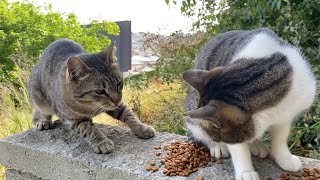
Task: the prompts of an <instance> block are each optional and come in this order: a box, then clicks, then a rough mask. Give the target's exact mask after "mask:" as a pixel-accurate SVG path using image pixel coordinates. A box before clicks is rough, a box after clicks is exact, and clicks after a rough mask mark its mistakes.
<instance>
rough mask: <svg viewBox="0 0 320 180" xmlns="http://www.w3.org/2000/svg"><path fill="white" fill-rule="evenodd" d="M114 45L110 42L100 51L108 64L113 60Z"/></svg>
mask: <svg viewBox="0 0 320 180" xmlns="http://www.w3.org/2000/svg"><path fill="white" fill-rule="evenodd" d="M115 49H116V47H115V45H114V42H112V43H111V44H110V45H109V46H108V47H107V48H106V49H104V50H103V51H102V52H100V56H102V57H103V59H105V60H106V61H107V63H108V64H112V63H113V62H114V61H115V57H114V52H115Z"/></svg>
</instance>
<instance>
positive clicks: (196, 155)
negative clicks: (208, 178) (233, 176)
mask: <svg viewBox="0 0 320 180" xmlns="http://www.w3.org/2000/svg"><path fill="white" fill-rule="evenodd" d="M163 149H164V150H166V151H167V154H166V155H165V156H164V157H163V159H161V163H162V164H163V165H164V167H163V169H162V172H163V173H164V174H165V175H167V176H189V174H191V173H193V172H196V171H197V170H198V168H200V167H204V166H207V165H208V163H209V162H210V161H211V156H210V153H209V152H208V151H207V150H205V149H204V148H203V147H200V146H198V145H197V144H195V143H193V142H181V141H174V142H172V143H171V145H164V146H163ZM220 163H222V161H220ZM198 178H202V179H204V178H203V177H202V176H199V177H198Z"/></svg>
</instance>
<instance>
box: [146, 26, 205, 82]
mask: <svg viewBox="0 0 320 180" xmlns="http://www.w3.org/2000/svg"><path fill="white" fill-rule="evenodd" d="M204 42H205V37H204V35H203V33H196V34H193V35H188V34H187V35H185V34H183V33H182V32H180V31H177V32H174V33H171V34H170V36H167V37H164V36H161V35H149V36H148V37H147V38H146V41H145V43H144V46H145V48H146V49H148V50H151V51H152V52H154V53H155V55H156V56H158V57H160V58H159V60H158V61H157V64H156V67H155V71H154V72H152V73H149V75H151V77H153V76H156V77H157V78H158V79H159V80H161V81H164V82H167V83H172V82H176V83H182V73H183V72H184V71H186V70H188V69H190V68H191V67H192V64H193V62H194V59H195V57H196V54H197V53H198V51H199V49H200V47H201V46H202V45H203V43H204Z"/></svg>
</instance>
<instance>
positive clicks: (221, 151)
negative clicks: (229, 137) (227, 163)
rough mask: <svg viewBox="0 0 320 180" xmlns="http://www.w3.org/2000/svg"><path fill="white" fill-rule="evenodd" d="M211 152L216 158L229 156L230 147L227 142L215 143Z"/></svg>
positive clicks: (211, 147)
mask: <svg viewBox="0 0 320 180" xmlns="http://www.w3.org/2000/svg"><path fill="white" fill-rule="evenodd" d="M209 149H210V154H211V156H212V157H214V158H216V159H220V158H227V157H229V155H230V154H229V151H228V147H227V145H226V144H225V143H216V142H215V143H213V144H212V145H211V146H210V147H209Z"/></svg>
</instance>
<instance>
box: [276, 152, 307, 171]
mask: <svg viewBox="0 0 320 180" xmlns="http://www.w3.org/2000/svg"><path fill="white" fill-rule="evenodd" d="M275 160H276V162H277V163H278V165H279V166H280V167H281V168H282V169H283V170H286V171H299V170H301V169H302V164H301V161H300V159H299V158H298V157H297V156H295V155H292V154H290V155H287V156H282V157H281V156H279V157H277V158H276V157H275Z"/></svg>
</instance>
